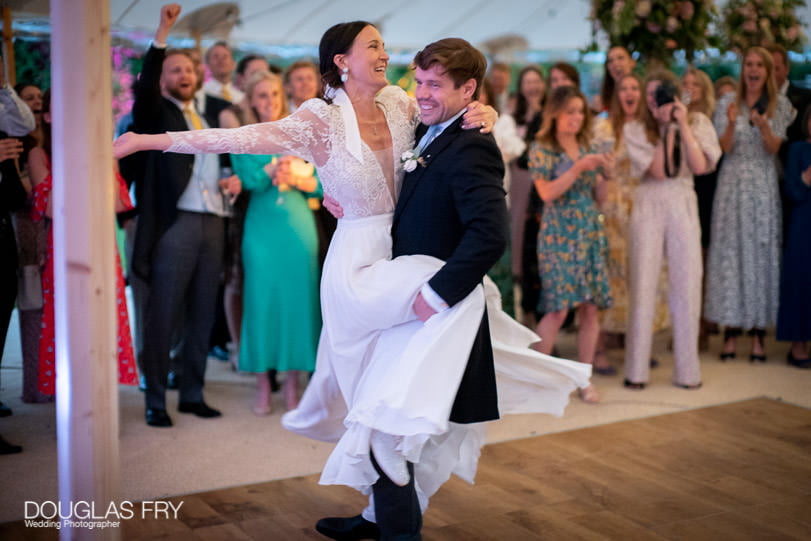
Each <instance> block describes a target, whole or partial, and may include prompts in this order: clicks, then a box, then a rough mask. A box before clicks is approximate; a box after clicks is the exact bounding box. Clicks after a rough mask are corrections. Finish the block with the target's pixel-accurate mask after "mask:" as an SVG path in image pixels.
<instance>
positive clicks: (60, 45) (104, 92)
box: [51, 0, 120, 540]
mask: <svg viewBox="0 0 811 541" xmlns="http://www.w3.org/2000/svg"><path fill="white" fill-rule="evenodd" d="M51 24H52V28H53V30H52V34H51V40H52V41H51V42H52V47H51V51H52V57H51V66H52V86H53V89H54V92H52V98H51V99H52V109H51V110H52V111H53V122H52V127H53V162H52V163H53V180H54V189H53V192H52V197H53V202H54V204H53V218H54V220H53V225H54V277H55V284H54V292H55V295H56V298H55V302H54V307H55V309H56V310H55V312H56V314H55V319H56V325H55V327H56V421H57V426H56V428H57V454H58V472H59V502H60V505H61V507H62V509H63V510H64V509H68V510H69V509H70V508H71V507H70V506H71V504H75V503H76V502H93V504H94V505H95V508H96V509H97V510H99V509H101V510H107V509H108V508H109V506H110V505H112V504H115V505H116V506H118V504H119V492H118V490H119V453H118V449H119V443H118V436H119V434H118V388H117V377H116V376H117V366H118V363H117V351H116V350H117V348H116V334H117V318H116V311H115V267H114V261H115V260H114V257H116V254H115V250H114V241H113V239H114V229H113V224H114V216H113V187H114V185H113V181H114V179H113V156H112V136H113V119H112V106H111V103H112V88H111V86H112V85H111V84H109V82H110V80H111V66H110V64H111V63H110V2H109V0H71V1H70V2H51ZM101 83H105V84H101ZM80 509H81V507H80ZM102 513H103V511H102ZM79 518H81V517H79ZM73 520H74V521H76V517H73ZM62 522H63V523H62V528H61V529H60V531H59V537H60V539H61V540H84V539H94V540H96V539H103V540H117V539H119V537H120V530H119V528H112V527H111V528H97V529H88V528H83V527H81V526H76V525H71V524H68V523H67V520H63V521H62Z"/></svg>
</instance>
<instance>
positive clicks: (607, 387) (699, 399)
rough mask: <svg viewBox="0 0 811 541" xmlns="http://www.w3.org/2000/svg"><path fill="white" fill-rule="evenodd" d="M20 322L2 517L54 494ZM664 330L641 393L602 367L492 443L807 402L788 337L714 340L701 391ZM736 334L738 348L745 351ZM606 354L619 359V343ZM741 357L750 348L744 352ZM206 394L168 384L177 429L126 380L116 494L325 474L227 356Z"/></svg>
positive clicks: (567, 349) (7, 358)
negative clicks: (727, 349)
mask: <svg viewBox="0 0 811 541" xmlns="http://www.w3.org/2000/svg"><path fill="white" fill-rule="evenodd" d="M17 330H18V326H17V322H16V318H15V319H14V320H13V321H12V324H11V329H10V333H9V339H8V341H7V344H6V351H5V354H4V356H3V365H2V374H0V375H1V376H2V388H0V399H2V400H3V401H4V402H5V403H6V404H8V405H9V406H10V407H11V408H12V409H13V410H14V415H13V416H11V417H7V418H4V419H0V434H2V435H3V436H4V437H5V438H6V439H7V440H9V441H11V442H12V443H16V444H19V445H22V446H23V447H24V451H23V453H21V454H18V455H7V456H0V487H1V488H0V522H6V521H10V520H19V519H21V518H23V514H24V502H25V501H27V500H30V501H44V500H55V499H56V498H57V472H56V433H55V432H56V430H55V429H56V426H55V416H54V405H53V404H23V403H22V402H21V400H20V398H19V397H20V394H21V378H22V369H21V358H20V353H19V351H20V350H19V338H18V334H17ZM666 343H667V336H661V337H659V339H657V341H656V347H655V354H656V357H657V358H658V359H659V360H660V361H661V362H662V366H660V367H659V368H657V369H655V370H653V371H652V373H651V385H650V386H649V387H648V389H646V390H644V391H641V392H638V391H630V390H626V389H624V388H623V387H622V377H621V376H613V377H601V376H596V377H595V378H594V382H595V383H596V384H597V386H598V388H599V389H600V392H601V393H602V396H603V401H602V403H601V404H598V405H589V404H584V403H582V402H580V401H579V400H578V399H577V398H573V400H572V403H571V404H570V405H569V407H568V408H567V410H566V414H565V415H564V416H563V418H560V419H558V418H554V417H550V416H548V415H519V416H512V417H507V418H505V419H502V420H500V421H498V422H494V423H492V424H491V426H490V429H489V437H488V441H489V442H491V443H492V442H499V441H505V440H510V439H516V438H525V437H531V436H536V435H540V434H548V433H553V432H561V431H565V430H572V429H576V428H583V427H588V426H593V425H600V424H606V423H612V422H615V421H621V420H625V419H634V418H640V417H648V416H653V415H659V414H663V413H671V412H675V411H682V410H688V409H693V408H698V407H703V406H707V405H713V404H721V403H727V402H733V401H738V400H743V399H748V398H753V397H759V396H767V397H770V398H775V399H780V400H784V401H786V402H788V403H791V404H795V405H799V406H803V407H807V408H811V392H810V390H811V370H798V369H795V368H792V367H790V366H788V365H787V364H786V362H785V354H786V351H787V348H788V345H787V344H784V343H774V342H770V341H767V349H768V351H769V354H770V355H769V361H768V362H767V363H766V364H750V363H749V362H748V361H746V360H740V359H739V360H737V361H735V362H731V363H721V362H720V361H718V360H717V359H716V358H717V355H716V354H715V352H717V351H718V348H719V347H720V343H719V340H718V339H717V338H716V339H715V340H714V341H713V342H712V344H711V347H712V352H713V353H712V354H710V353H707V354H705V355H704V356H703V358H702V370H703V381H704V387H703V388H702V389H700V390H697V391H686V390H682V389H677V388H675V387H673V386H672V385H671V384H670V375H671V367H672V362H671V354H670V352H669V351H667V348H666V347H665V345H666ZM560 347H561V354H562V355H563V356H569V355H573V352H574V336H573V335H568V334H565V333H564V334H562V335H561V344H560ZM747 347H748V344H744V343H741V344H740V351H741V353H743V352H744V351H746V352H747V353H748V350H746V349H745V348H747ZM610 356H611V357H612V358H613V359H614V360H615V361H617V362H621V359H622V351H621V350H616V351H612V352H611V354H610ZM744 357H746V355H744ZM207 382H208V383H207V384H206V400H207V401H208V402H209V403H210V404H211V405H213V406H215V407H217V408H220V409H222V411H223V417H221V418H218V419H210V420H205V419H198V418H197V417H194V416H189V415H182V414H179V413H177V412H176V411H175V408H176V405H177V394H176V393H175V392H171V391H170V393H169V397H168V399H169V410H170V415H172V418H173V420H174V421H175V426H174V427H173V428H171V429H156V428H151V427H148V426H146V425H145V424H144V420H143V413H144V407H143V397H142V394H141V393H140V392H139V391H138V390H137V389H136V388H134V387H124V386H122V387H121V388H120V393H119V397H120V415H121V423H120V425H121V441H120V447H121V493H120V499H121V500H144V499H157V498H162V497H166V496H173V495H182V494H189V493H194V492H200V491H208V490H213V489H217V488H225V487H231V486H237V485H243V484H249V483H258V482H262V481H269V480H273V479H280V478H285V477H293V476H299V475H307V474H312V473H316V472H319V471H320V469H321V466H322V464H323V463H324V460H325V459H326V457H327V455H328V453H329V451H330V449H331V445H328V444H324V443H319V442H314V441H311V440H308V439H305V438H303V437H300V436H296V435H293V434H290V433H288V432H286V431H285V430H284V429H283V428H282V427H281V425H280V422H279V419H280V416H281V413H282V411H283V408H284V406H283V401H282V398H281V396H279V395H275V396H274V398H275V402H274V407H275V411H274V413H273V414H272V415H270V416H267V417H256V416H255V415H254V414H253V413H252V412H251V402H252V399H253V377H252V376H250V375H245V374H237V373H235V372H233V371H232V370H231V369H230V365H228V363H222V362H219V361H216V360H213V359H211V360H209V366H208V374H207Z"/></svg>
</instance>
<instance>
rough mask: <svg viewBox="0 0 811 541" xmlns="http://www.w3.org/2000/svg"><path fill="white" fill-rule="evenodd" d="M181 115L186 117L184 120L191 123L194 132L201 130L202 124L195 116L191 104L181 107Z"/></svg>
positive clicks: (196, 115) (195, 113)
mask: <svg viewBox="0 0 811 541" xmlns="http://www.w3.org/2000/svg"><path fill="white" fill-rule="evenodd" d="M183 115H184V116H185V117H186V120H188V121H189V122H191V125H192V126H194V129H195V130H202V129H203V122H202V121H201V120H200V116H199V115H198V114H197V111H195V110H194V107H192V104H191V103H187V104H186V106H185V107H183Z"/></svg>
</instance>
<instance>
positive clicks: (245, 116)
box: [220, 71, 321, 415]
mask: <svg viewBox="0 0 811 541" xmlns="http://www.w3.org/2000/svg"><path fill="white" fill-rule="evenodd" d="M245 100H246V104H247V105H248V109H247V110H242V109H237V108H231V109H228V110H226V111H225V112H223V113H222V115H221V117H220V125H221V126H222V127H223V128H237V127H239V126H243V125H246V124H253V123H256V122H272V121H275V120H279V119H281V118H284V117H286V116H287V114H288V110H287V100H286V98H285V95H284V90H283V88H282V80H281V78H280V77H278V76H277V75H273V74H271V73H270V72H267V71H258V72H255V73H254V74H253V75H251V77H250V78H249V79H248V80H247V83H246V85H245ZM231 163H232V164H233V166H234V172H235V173H236V174H237V176H238V177H239V179H240V180H241V182H242V188H243V189H245V190H248V191H250V192H251V199H250V203H249V204H248V210H247V213H246V215H245V224H244V228H243V236H242V243H241V254H242V263H243V265H242V267H243V269H244V295H243V316H242V325H241V335H240V338H239V344H240V346H239V368H240V370H244V371H246V372H255V373H256V385H257V395H256V401H255V404H254V407H253V410H254V413H256V414H257V415H267V414H269V413H270V411H271V404H270V393H271V385H270V379H269V377H268V371H269V370H271V369H272V370H277V371H278V372H284V371H286V372H287V377H286V378H285V381H284V385H283V387H284V395H285V401H286V404H287V409H289V410H292V409H295V407H296V405H297V404H298V383H299V379H300V375H299V373H300V372H310V371H312V370H313V369H314V368H315V354H316V346H317V343H318V335H319V332H320V330H321V317H320V310H319V303H318V277H319V273H318V236H317V234H316V230H315V220H314V219H313V213H312V212H311V211H310V208H309V206H308V205H307V197H309V196H312V195H320V191H321V188H320V185H319V183H318V179H317V178H316V177H315V176H314V174H313V169H312V166H310V167H309V175H307V174H304V173H302V172H301V170H302V169H303V170H304V171H307V168H306V167H301V166H302V165H305V164H304V162H303V161H302V160H299V159H297V158H289V157H281V156H280V155H266V154H264V155H251V154H232V155H231ZM297 166H298V167H297Z"/></svg>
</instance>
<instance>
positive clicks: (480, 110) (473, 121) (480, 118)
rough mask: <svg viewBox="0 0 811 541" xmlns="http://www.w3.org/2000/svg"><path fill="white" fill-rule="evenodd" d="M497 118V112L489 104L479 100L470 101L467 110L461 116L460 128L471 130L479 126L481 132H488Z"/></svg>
mask: <svg viewBox="0 0 811 541" xmlns="http://www.w3.org/2000/svg"><path fill="white" fill-rule="evenodd" d="M497 120H498V113H497V112H496V110H495V109H493V108H492V107H490V106H489V105H482V103H481V102H480V101H473V102H470V104H468V106H467V112H465V114H464V115H463V116H462V128H464V129H466V130H472V129H476V128H479V131H480V132H482V133H490V132H491V131H493V126H494V125H495V124H496V121H497Z"/></svg>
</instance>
